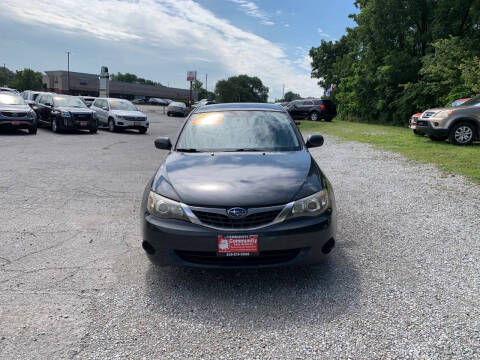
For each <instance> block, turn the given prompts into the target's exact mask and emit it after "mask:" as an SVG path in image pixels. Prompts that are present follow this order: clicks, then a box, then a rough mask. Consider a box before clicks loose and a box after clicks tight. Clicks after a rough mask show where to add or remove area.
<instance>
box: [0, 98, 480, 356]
mask: <svg viewBox="0 0 480 360" xmlns="http://www.w3.org/2000/svg"><path fill="white" fill-rule="evenodd" d="M144 110H145V111H146V113H147V115H148V116H149V120H150V129H149V131H148V133H147V134H146V135H140V134H138V132H136V131H125V132H122V133H109V132H107V131H103V130H101V131H99V132H98V133H97V134H94V135H92V134H89V133H88V132H85V133H84V134H83V133H68V134H54V133H52V132H51V131H50V130H46V129H39V132H38V134H37V135H36V136H29V135H27V134H26V133H25V134H24V133H21V132H13V133H12V132H11V133H0V153H1V157H0V168H1V171H0V219H1V227H0V304H1V305H0V324H1V326H0V358H8V359H27V358H48V359H52V358H62V359H64V358H79V359H112V358H133V359H143V358H145V359H154V358H157V359H158V358H174V359H177V358H178V359H187V358H192V359H200V358H205V359H230V358H231V359H239V358H245V359H253V358H262V359H266V358H268V359H270V358H271V359H279V358H288V359H294V358H302V359H303V358H325V359H338V358H356V359H375V358H382V359H385V358H415V359H418V358H424V359H430V358H432V359H436V358H439V359H440V358H448V359H464V358H474V357H476V356H480V297H479V293H480V267H479V265H478V259H479V255H480V231H479V230H480V224H479V218H480V187H479V186H478V185H474V184H472V183H470V182H468V181H466V180H464V179H463V178H462V177H459V176H449V175H445V174H442V173H440V172H439V171H438V170H436V169H435V168H433V167H432V166H429V165H420V164H417V163H414V162H410V161H407V160H405V159H404V158H403V157H401V156H399V155H395V154H392V153H388V152H381V151H379V150H374V149H373V148H371V147H370V146H369V145H366V144H359V143H353V142H340V141H338V140H335V139H334V138H331V137H327V138H326V142H325V145H324V146H323V147H321V148H318V149H315V150H312V153H313V154H314V155H315V158H316V159H317V162H318V163H319V165H320V166H321V167H322V169H323V170H324V171H325V172H326V174H327V176H328V177H329V179H330V180H331V182H332V184H333V186H334V189H335V194H336V198H337V205H338V211H339V213H338V221H339V229H338V239H337V247H336V248H335V249H334V251H333V252H332V253H331V254H330V256H329V257H327V258H326V259H325V261H324V263H322V264H319V265H316V266H312V267H304V268H280V269H270V270H254V271H253V270H252V271H204V270H198V269H185V268H155V267H154V266H153V265H151V264H150V263H149V261H148V260H147V258H146V257H145V256H144V254H143V250H142V248H141V233H140V221H139V206H140V200H141V196H142V193H143V190H144V187H145V184H146V183H147V181H148V180H149V179H150V178H151V176H152V175H153V174H154V172H155V170H156V169H157V168H158V166H159V164H160V162H161V161H162V159H163V158H164V157H165V155H166V152H162V151H159V150H156V149H155V148H154V146H153V140H154V138H155V137H157V136H160V135H168V136H170V137H174V136H175V135H176V133H177V131H178V129H179V127H180V125H181V124H182V122H183V118H172V117H167V116H166V115H163V113H162V108H160V107H145V108H144Z"/></svg>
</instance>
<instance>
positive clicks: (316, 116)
mask: <svg viewBox="0 0 480 360" xmlns="http://www.w3.org/2000/svg"><path fill="white" fill-rule="evenodd" d="M308 118H309V119H310V120H311V121H319V120H320V114H319V113H318V112H316V111H312V112H311V113H310V115H308Z"/></svg>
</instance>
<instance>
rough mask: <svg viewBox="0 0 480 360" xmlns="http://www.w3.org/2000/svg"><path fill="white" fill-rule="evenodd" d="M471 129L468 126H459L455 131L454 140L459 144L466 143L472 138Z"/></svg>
mask: <svg viewBox="0 0 480 360" xmlns="http://www.w3.org/2000/svg"><path fill="white" fill-rule="evenodd" d="M472 137H473V131H472V129H471V128H470V127H469V126H460V127H459V128H458V129H457V130H456V131H455V140H456V141H457V142H458V143H460V144H466V143H468V142H470V141H471V140H472Z"/></svg>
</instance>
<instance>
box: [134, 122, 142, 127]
mask: <svg viewBox="0 0 480 360" xmlns="http://www.w3.org/2000/svg"><path fill="white" fill-rule="evenodd" d="M141 125H142V124H141V123H139V122H136V123H133V126H141Z"/></svg>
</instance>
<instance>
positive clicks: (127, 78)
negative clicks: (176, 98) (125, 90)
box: [110, 72, 162, 86]
mask: <svg viewBox="0 0 480 360" xmlns="http://www.w3.org/2000/svg"><path fill="white" fill-rule="evenodd" d="M110 78H111V79H112V80H115V81H123V82H128V83H137V84H144V85H152V86H161V85H162V84H160V83H159V82H155V81H152V80H148V79H144V78H139V77H137V75H135V74H130V73H125V74H122V73H120V72H119V73H117V74H116V75H115V74H112V75H111V76H110Z"/></svg>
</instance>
